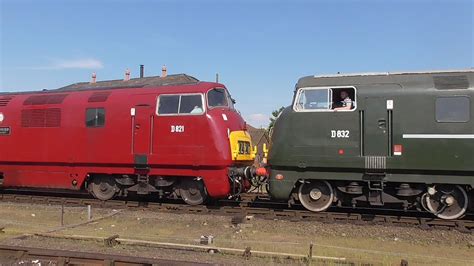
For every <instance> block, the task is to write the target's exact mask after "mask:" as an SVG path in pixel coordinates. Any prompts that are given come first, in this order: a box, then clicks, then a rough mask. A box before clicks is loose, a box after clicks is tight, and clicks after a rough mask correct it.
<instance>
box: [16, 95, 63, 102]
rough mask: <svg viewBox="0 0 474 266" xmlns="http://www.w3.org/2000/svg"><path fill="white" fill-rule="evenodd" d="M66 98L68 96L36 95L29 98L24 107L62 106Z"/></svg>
mask: <svg viewBox="0 0 474 266" xmlns="http://www.w3.org/2000/svg"><path fill="white" fill-rule="evenodd" d="M66 96H67V94H54V95H34V96H30V97H28V98H27V99H26V100H25V102H23V105H42V104H60V103H62V102H63V101H64V98H66Z"/></svg>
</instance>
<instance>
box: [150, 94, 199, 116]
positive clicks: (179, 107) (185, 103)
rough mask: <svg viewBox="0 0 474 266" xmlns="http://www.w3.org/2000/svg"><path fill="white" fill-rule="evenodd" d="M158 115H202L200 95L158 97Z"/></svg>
mask: <svg viewBox="0 0 474 266" xmlns="http://www.w3.org/2000/svg"><path fill="white" fill-rule="evenodd" d="M157 109H158V110H157V114H158V115H199V114H203V113H204V106H203V96H202V94H182V95H160V96H159V97H158V108H157Z"/></svg>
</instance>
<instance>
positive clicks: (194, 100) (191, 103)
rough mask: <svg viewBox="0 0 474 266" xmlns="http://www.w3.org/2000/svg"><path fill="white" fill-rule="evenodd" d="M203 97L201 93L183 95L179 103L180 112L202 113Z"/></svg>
mask: <svg viewBox="0 0 474 266" xmlns="http://www.w3.org/2000/svg"><path fill="white" fill-rule="evenodd" d="M202 112H203V108H202V98H201V95H183V96H181V104H180V105H179V113H180V114H201V113H202Z"/></svg>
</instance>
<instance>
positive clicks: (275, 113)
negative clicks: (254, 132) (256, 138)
mask: <svg viewBox="0 0 474 266" xmlns="http://www.w3.org/2000/svg"><path fill="white" fill-rule="evenodd" d="M283 110H285V107H284V106H282V107H280V109H278V110H275V111H273V112H272V116H271V117H270V124H269V125H268V131H269V132H270V131H271V130H272V128H273V125H275V121H276V120H277V118H278V116H279V115H280V113H281V112H283Z"/></svg>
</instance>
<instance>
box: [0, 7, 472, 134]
mask: <svg viewBox="0 0 474 266" xmlns="http://www.w3.org/2000/svg"><path fill="white" fill-rule="evenodd" d="M473 2H474V1H472V0H471V1H469V0H451V1H448V0H445V1H434V0H433V1H426V0H411V1H409V0H399V1H394V0H387V1H375V0H370V1H369V0H366V1H355V0H352V1H337V0H335V1H329V0H327V1H301V0H293V1H278V0H276V1H266V0H265V1H264V0H260V1H259V0H253V1H251V0H248V1H247V0H245V1H244V0H242V1H227V0H220V1H218V0H213V1H211V0H201V1H197V0H196V1H191V0H189V1H170V0H168V1H158V0H149V1H144V0H135V1H132V0H129V1H125V0H103V1H98V0H96V1H86V0H81V1H79V0H69V1H60V0H0V16H1V17H0V40H1V41H0V61H1V64H0V68H1V69H0V91H21V90H41V89H54V88H58V87H62V86H65V85H68V84H71V83H75V82H81V81H89V80H90V77H91V74H92V72H96V73H97V79H98V80H109V79H121V78H123V77H124V72H125V70H126V69H127V68H129V69H130V70H131V72H132V77H137V76H138V75H139V65H140V64H143V65H145V75H160V74H161V67H162V66H163V65H166V67H167V68H168V73H170V74H177V73H186V74H188V75H191V76H194V77H196V78H198V79H200V80H203V81H214V80H215V75H216V73H219V81H220V82H222V83H223V84H225V85H226V87H227V88H228V89H229V90H230V92H231V94H232V96H233V98H235V99H236V100H237V105H236V107H237V108H238V109H239V111H240V112H241V113H242V115H243V116H244V118H245V119H246V120H247V122H248V123H250V124H251V125H253V126H256V127H266V126H267V125H268V123H269V120H268V119H269V116H270V114H271V112H272V111H273V110H275V109H278V108H279V107H281V106H287V105H289V104H290V103H291V100H292V96H293V89H294V85H295V83H296V81H297V80H298V78H300V77H303V76H307V75H314V74H334V73H337V72H340V73H353V72H386V71H389V72H390V71H418V70H443V69H465V68H472V67H473V61H474V45H473V44H474V43H473V36H474V25H473V24H474V20H473V19H474V18H473V13H474V10H473Z"/></svg>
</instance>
